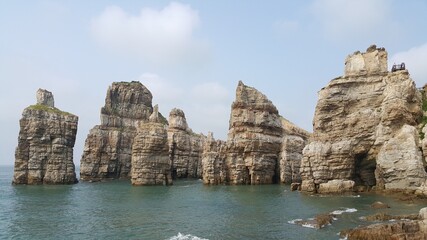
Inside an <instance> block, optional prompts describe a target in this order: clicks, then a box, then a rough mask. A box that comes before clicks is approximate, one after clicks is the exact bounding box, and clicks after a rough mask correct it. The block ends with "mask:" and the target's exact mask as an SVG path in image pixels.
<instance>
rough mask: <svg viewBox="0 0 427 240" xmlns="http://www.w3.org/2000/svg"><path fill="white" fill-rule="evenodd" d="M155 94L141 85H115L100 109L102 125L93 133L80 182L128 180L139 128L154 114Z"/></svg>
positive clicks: (85, 152)
mask: <svg viewBox="0 0 427 240" xmlns="http://www.w3.org/2000/svg"><path fill="white" fill-rule="evenodd" d="M152 98H153V96H152V94H151V92H150V91H149V90H148V89H147V88H146V87H145V86H144V85H142V84H141V83H140V82H130V83H129V82H115V83H113V84H112V86H110V87H109V88H108V91H107V96H106V98H105V106H104V107H103V108H102V109H101V125H97V126H95V127H94V128H93V129H91V130H90V133H89V135H88V136H87V138H86V142H85V147H84V151H83V156H82V159H81V164H80V178H81V179H82V180H91V181H96V180H100V179H105V178H129V177H130V169H131V155H132V145H133V140H134V138H135V136H136V133H137V127H138V126H140V125H141V124H142V123H145V122H148V119H149V117H150V115H151V114H152V113H153V107H152Z"/></svg>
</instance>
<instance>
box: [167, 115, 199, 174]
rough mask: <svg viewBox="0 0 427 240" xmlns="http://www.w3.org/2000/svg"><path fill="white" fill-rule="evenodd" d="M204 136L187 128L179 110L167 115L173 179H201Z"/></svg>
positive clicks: (183, 116)
mask: <svg viewBox="0 0 427 240" xmlns="http://www.w3.org/2000/svg"><path fill="white" fill-rule="evenodd" d="M205 138H206V137H205V136H203V135H201V134H195V133H193V131H192V130H191V129H190V128H189V127H188V124H187V120H186V118H185V114H184V112H183V111H182V110H181V109H176V108H174V109H172V110H171V112H170V114H169V128H168V142H169V154H170V158H171V160H172V175H173V178H187V177H189V178H202V151H203V142H204V140H205Z"/></svg>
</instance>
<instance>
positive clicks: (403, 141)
mask: <svg viewBox="0 0 427 240" xmlns="http://www.w3.org/2000/svg"><path fill="white" fill-rule="evenodd" d="M419 146H420V145H419V137H418V131H417V129H416V128H415V127H414V126H409V125H404V126H403V127H402V129H401V130H400V131H399V132H398V133H397V135H396V136H395V137H393V138H391V139H390V140H388V141H387V142H386V143H385V144H384V145H383V146H382V148H381V149H380V152H379V153H378V157H377V168H376V170H375V175H376V179H381V180H382V181H380V182H378V183H377V185H378V186H380V187H382V188H385V189H411V188H412V189H414V188H416V187H419V186H421V184H422V183H423V182H424V181H425V179H426V178H427V174H426V172H425V170H424V165H423V161H422V154H421V151H420V150H419Z"/></svg>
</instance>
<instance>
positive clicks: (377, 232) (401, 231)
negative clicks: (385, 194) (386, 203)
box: [340, 208, 427, 240]
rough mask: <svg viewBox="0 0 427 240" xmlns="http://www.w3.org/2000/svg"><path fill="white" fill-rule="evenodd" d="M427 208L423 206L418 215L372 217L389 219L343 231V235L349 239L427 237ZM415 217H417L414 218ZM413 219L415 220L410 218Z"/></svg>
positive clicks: (373, 218)
mask: <svg viewBox="0 0 427 240" xmlns="http://www.w3.org/2000/svg"><path fill="white" fill-rule="evenodd" d="M426 212H427V208H422V209H421V210H420V212H419V214H418V217H415V216H412V215H409V216H408V215H405V216H387V215H384V216H382V215H380V216H379V217H378V216H374V217H371V218H372V220H375V221H377V220H378V219H379V220H382V221H389V222H386V223H376V224H372V225H369V226H364V227H358V228H355V229H350V230H344V231H341V233H340V235H341V237H343V238H345V239H349V240H370V239H384V240H388V239H420V240H421V239H427V218H426V217H427V216H426ZM414 218H417V219H415V220H414ZM409 219H413V220H409Z"/></svg>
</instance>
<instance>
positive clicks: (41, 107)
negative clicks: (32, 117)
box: [27, 104, 74, 115]
mask: <svg viewBox="0 0 427 240" xmlns="http://www.w3.org/2000/svg"><path fill="white" fill-rule="evenodd" d="M27 109H33V110H42V111H46V112H50V113H56V114H61V115H74V114H72V113H69V112H64V111H61V110H59V109H58V108H55V107H49V106H46V105H43V104H35V105H31V106H29V107H27Z"/></svg>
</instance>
